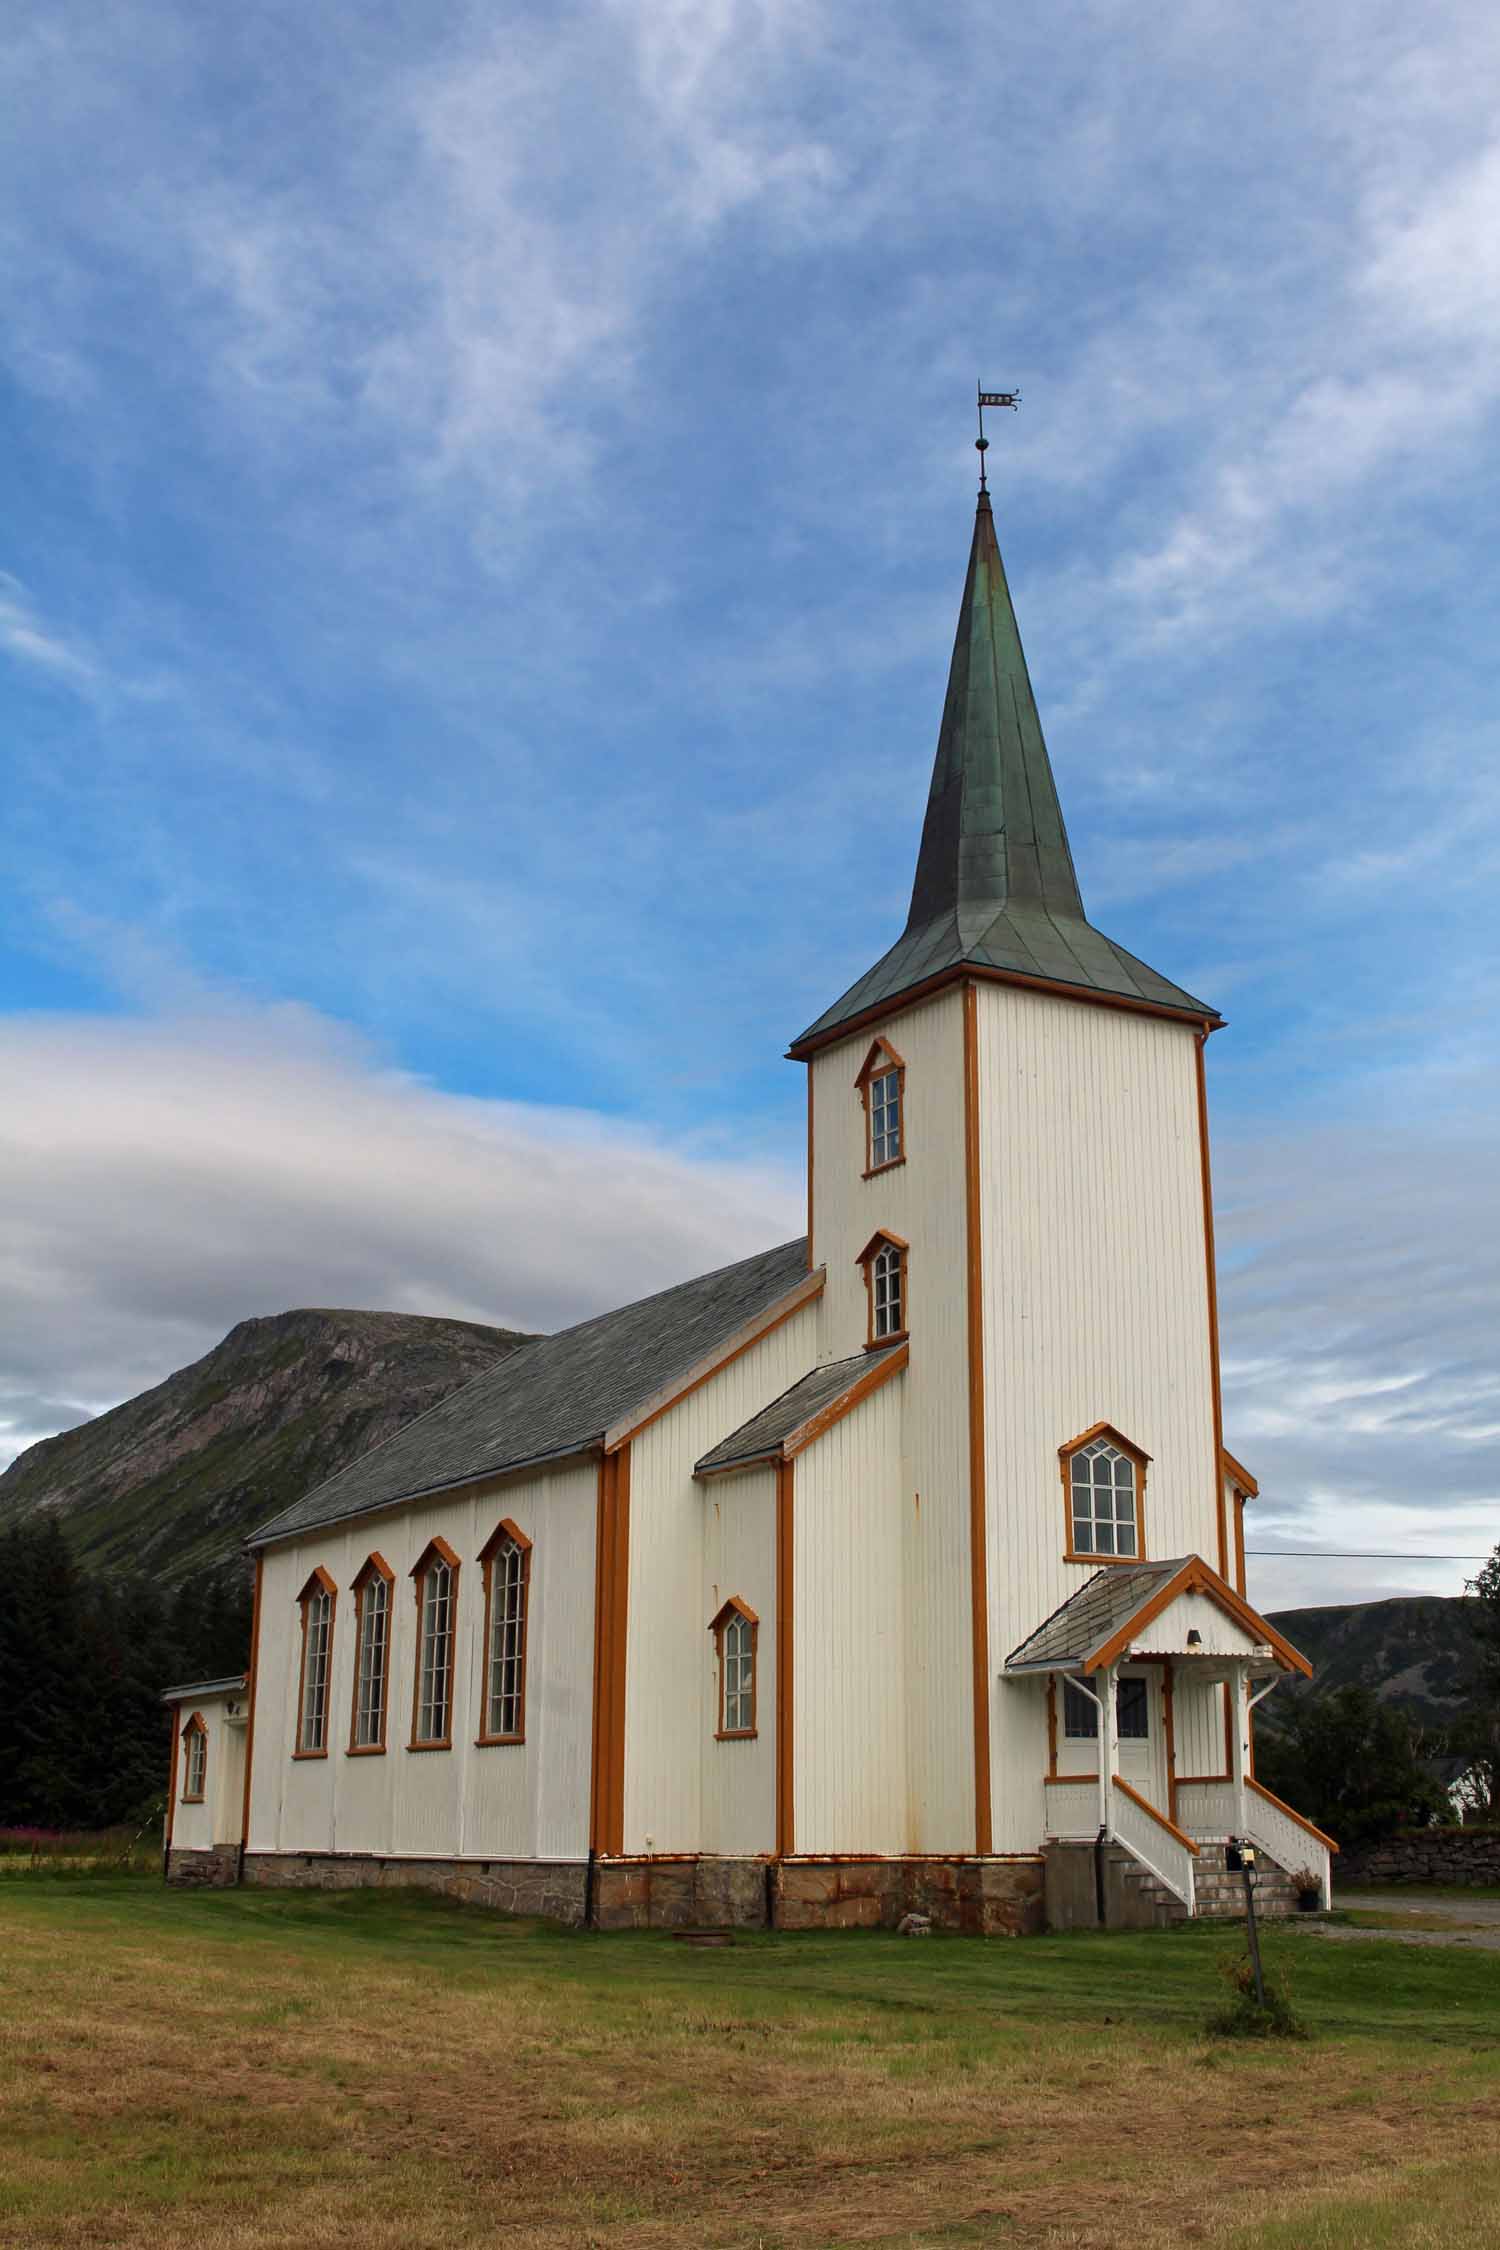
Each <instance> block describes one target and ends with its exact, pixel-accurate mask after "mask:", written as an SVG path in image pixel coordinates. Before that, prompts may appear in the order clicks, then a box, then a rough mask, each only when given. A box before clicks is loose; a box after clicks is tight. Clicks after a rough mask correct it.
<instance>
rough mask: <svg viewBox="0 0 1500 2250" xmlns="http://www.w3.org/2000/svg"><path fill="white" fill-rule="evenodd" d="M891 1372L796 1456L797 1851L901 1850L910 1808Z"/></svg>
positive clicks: (910, 1828)
mask: <svg viewBox="0 0 1500 2250" xmlns="http://www.w3.org/2000/svg"><path fill="white" fill-rule="evenodd" d="M910 1380H911V1375H910V1371H909V1370H908V1372H907V1373H906V1374H904V1375H898V1376H897V1377H895V1379H894V1380H893V1381H891V1382H889V1383H886V1384H885V1385H883V1386H882V1388H881V1389H880V1390H878V1391H874V1392H872V1393H871V1394H870V1396H869V1397H868V1398H866V1399H864V1400H863V1401H862V1402H861V1404H860V1405H858V1406H857V1407H856V1408H855V1409H854V1411H853V1412H852V1413H851V1414H848V1415H846V1416H845V1417H844V1419H843V1420H842V1421H841V1422H836V1423H835V1424H834V1425H833V1427H832V1428H831V1429H830V1430H828V1431H827V1432H826V1433H825V1435H824V1436H822V1437H821V1438H819V1439H818V1441H817V1443H816V1444H815V1445H812V1446H810V1447H809V1448H808V1450H807V1451H806V1452H805V1453H802V1454H800V1455H799V1456H798V1458H797V1461H796V1465H795V1466H796V1480H797V1481H796V1533H795V1539H794V1561H793V1596H792V1600H793V1610H794V1614H795V1618H796V1631H795V1637H794V1640H793V1647H792V1674H793V1690H792V1704H793V1713H794V1722H793V1724H794V1736H795V1766H796V1790H797V1803H796V1848H797V1850H798V1851H799V1852H811V1853H817V1852H860V1851H866V1852H906V1851H912V1850H915V1849H917V1848H918V1846H917V1845H916V1844H915V1842H914V1841H913V1839H914V1838H915V1837H916V1836H917V1834H918V1833H919V1832H920V1816H921V1807H920V1804H919V1803H918V1802H916V1801H915V1800H914V1797H913V1792H912V1788H911V1786H910V1768H909V1765H908V1758H907V1740H906V1716H907V1708H908V1698H907V1685H908V1682H907V1625H906V1616H905V1603H904V1586H903V1580H902V1569H901V1558H902V1552H903V1548H904V1545H905V1541H904V1537H903V1532H904V1524H903V1517H904V1513H905V1509H904V1504H903V1481H902V1474H901V1441H902V1398H901V1393H902V1389H903V1387H904V1385H905V1384H907V1383H908V1382H909V1381H910Z"/></svg>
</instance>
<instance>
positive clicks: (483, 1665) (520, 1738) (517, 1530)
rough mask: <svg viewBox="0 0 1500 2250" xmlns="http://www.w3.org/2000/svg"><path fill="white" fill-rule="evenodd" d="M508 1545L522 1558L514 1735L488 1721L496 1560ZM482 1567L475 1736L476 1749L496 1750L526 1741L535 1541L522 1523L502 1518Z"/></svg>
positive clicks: (489, 1541) (486, 1548) (484, 1549)
mask: <svg viewBox="0 0 1500 2250" xmlns="http://www.w3.org/2000/svg"><path fill="white" fill-rule="evenodd" d="M507 1544H510V1545H513V1546H515V1547H517V1548H518V1549H519V1550H520V1555H521V1689H520V1695H519V1697H518V1699H517V1700H518V1705H519V1711H520V1724H519V1725H518V1727H517V1728H516V1731H515V1733H514V1734H491V1733H490V1732H489V1731H488V1727H487V1724H486V1722H487V1720H488V1718H489V1715H490V1653H491V1652H490V1632H491V1629H492V1619H491V1611H492V1608H493V1587H494V1576H495V1557H496V1556H497V1555H498V1554H499V1552H500V1550H501V1548H502V1547H504V1546H506V1545H507ZM479 1565H480V1568H481V1570H482V1571H483V1573H484V1639H483V1640H482V1641H481V1642H480V1644H479V1645H480V1651H481V1655H480V1665H479V1732H478V1734H476V1735H475V1737H474V1747H475V1749H476V1750H493V1749H496V1748H504V1747H513V1746H514V1745H516V1744H517V1743H522V1742H524V1741H525V1740H526V1672H527V1655H528V1651H529V1647H530V1642H531V1541H530V1540H529V1539H528V1538H527V1536H526V1534H525V1532H524V1531H523V1530H522V1529H521V1527H520V1525H519V1524H516V1523H512V1521H511V1519H510V1517H509V1516H502V1517H501V1518H500V1521H499V1522H498V1523H497V1524H496V1526H495V1528H494V1530H493V1531H492V1532H491V1533H490V1535H489V1537H488V1539H486V1541H485V1543H484V1545H483V1546H482V1547H481V1548H480V1550H479Z"/></svg>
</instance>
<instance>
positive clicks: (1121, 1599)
mask: <svg viewBox="0 0 1500 2250" xmlns="http://www.w3.org/2000/svg"><path fill="white" fill-rule="evenodd" d="M1190 1560H1191V1557H1190V1556H1186V1555H1179V1556H1178V1557H1177V1559H1176V1560H1175V1561H1174V1562H1156V1563H1133V1564H1132V1563H1111V1564H1110V1565H1109V1567H1108V1568H1107V1569H1105V1570H1096V1571H1095V1573H1094V1575H1093V1577H1092V1578H1088V1579H1085V1581H1084V1583H1083V1584H1082V1585H1081V1586H1080V1587H1079V1589H1078V1591H1077V1593H1076V1594H1070V1595H1069V1596H1068V1598H1067V1600H1066V1601H1065V1602H1064V1603H1062V1605H1061V1606H1060V1607H1059V1608H1057V1609H1055V1610H1054V1611H1053V1612H1052V1615H1051V1616H1050V1617H1049V1618H1047V1619H1045V1621H1044V1622H1043V1623H1042V1624H1040V1625H1039V1626H1038V1627H1037V1629H1036V1631H1035V1632H1034V1633H1033V1634H1032V1635H1031V1637H1030V1638H1029V1639H1028V1640H1024V1641H1022V1643H1021V1645H1020V1647H1019V1648H1017V1649H1012V1651H1011V1653H1010V1655H1009V1656H1008V1657H1007V1658H1006V1659H1005V1669H1006V1671H1007V1672H1029V1671H1033V1670H1035V1671H1054V1670H1055V1671H1067V1670H1068V1669H1069V1668H1070V1667H1076V1666H1081V1665H1082V1664H1083V1661H1084V1659H1085V1658H1086V1657H1089V1656H1092V1655H1093V1653H1094V1650H1095V1649H1096V1648H1103V1646H1104V1645H1105V1643H1106V1641H1109V1640H1112V1639H1113V1638H1114V1636H1115V1634H1116V1633H1118V1632H1119V1630H1120V1627H1121V1626H1122V1625H1128V1624H1129V1623H1130V1620H1131V1618H1132V1617H1134V1616H1135V1614H1136V1612H1137V1611H1138V1610H1142V1609H1144V1608H1145V1606H1146V1604H1147V1602H1149V1601H1150V1599H1151V1597H1152V1595H1153V1594H1157V1593H1160V1591H1161V1589H1162V1587H1163V1586H1167V1585H1170V1583H1171V1581H1172V1580H1173V1579H1174V1578H1175V1577H1176V1576H1177V1573H1178V1571H1179V1570H1181V1569H1182V1568H1183V1566H1184V1564H1185V1563H1187V1562H1188V1561H1190Z"/></svg>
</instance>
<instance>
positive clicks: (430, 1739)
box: [411, 1539, 458, 1750]
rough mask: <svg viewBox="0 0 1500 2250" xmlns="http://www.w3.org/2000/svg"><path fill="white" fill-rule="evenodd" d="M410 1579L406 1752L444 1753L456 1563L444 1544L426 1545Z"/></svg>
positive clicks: (449, 1728)
mask: <svg viewBox="0 0 1500 2250" xmlns="http://www.w3.org/2000/svg"><path fill="white" fill-rule="evenodd" d="M412 1578H413V1580H414V1581H415V1584H416V1592H417V1676H416V1683H415V1695H414V1697H413V1705H412V1726H411V1746H412V1748H413V1749H414V1750H447V1749H449V1748H450V1747H451V1746H452V1742H453V1655H454V1648H455V1642H456V1626H457V1619H458V1557H457V1555H456V1554H455V1553H454V1552H453V1549H452V1548H451V1547H450V1546H449V1544H448V1542H447V1540H446V1539H434V1540H432V1541H430V1542H429V1544H428V1545H427V1546H426V1547H425V1548H424V1549H423V1551H422V1553H421V1555H420V1556H419V1557H418V1558H417V1562H416V1565H415V1567H414V1569H413V1571H412Z"/></svg>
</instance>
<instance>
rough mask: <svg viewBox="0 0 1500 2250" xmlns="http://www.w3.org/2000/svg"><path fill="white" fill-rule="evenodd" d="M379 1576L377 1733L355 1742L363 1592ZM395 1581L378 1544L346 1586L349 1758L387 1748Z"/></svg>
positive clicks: (373, 1754) (379, 1754)
mask: <svg viewBox="0 0 1500 2250" xmlns="http://www.w3.org/2000/svg"><path fill="white" fill-rule="evenodd" d="M375 1578H380V1579H383V1580H384V1581H385V1585H386V1589H387V1592H386V1611H385V1664H384V1666H383V1668H382V1671H381V1676H380V1734H379V1737H378V1739H377V1740H376V1741H374V1742H357V1741H356V1740H355V1736H356V1734H357V1733H358V1731H359V1658H360V1651H361V1649H362V1648H363V1647H364V1640H365V1593H366V1590H367V1588H368V1587H369V1584H370V1581H371V1580H372V1579H375ZM395 1583H396V1573H395V1572H394V1571H393V1570H392V1568H391V1566H390V1564H389V1563H388V1562H387V1561H386V1559H385V1557H384V1555H383V1554H381V1553H380V1551H379V1549H378V1548H377V1549H376V1550H375V1552H374V1553H373V1554H369V1555H367V1556H366V1557H365V1559H364V1561H363V1562H362V1563H361V1564H360V1567H359V1572H358V1575H357V1576H356V1578H355V1580H354V1584H353V1585H352V1586H351V1588H350V1589H349V1590H350V1592H351V1593H352V1594H353V1596H354V1681H353V1685H352V1687H351V1689H350V1694H349V1748H348V1751H347V1753H346V1755H347V1756H349V1757H351V1758H383V1757H384V1756H385V1752H386V1718H387V1714H388V1711H389V1708H390V1700H391V1651H392V1646H393V1643H394V1639H395V1633H394V1627H395V1622H396V1601H395V1596H394V1594H393V1593H392V1592H391V1591H390V1589H391V1588H392V1587H394V1585H395Z"/></svg>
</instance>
